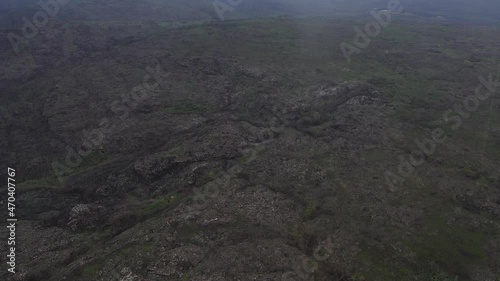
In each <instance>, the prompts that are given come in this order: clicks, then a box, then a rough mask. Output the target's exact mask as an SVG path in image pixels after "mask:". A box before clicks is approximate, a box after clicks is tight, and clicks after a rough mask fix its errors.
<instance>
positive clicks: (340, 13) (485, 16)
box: [0, 0, 500, 25]
mask: <svg viewBox="0 0 500 281" xmlns="http://www.w3.org/2000/svg"><path fill="white" fill-rule="evenodd" d="M222 2H223V1H222ZM389 2H390V1H388V0H387V1H385V0H359V1H351V0H244V1H242V3H241V4H240V5H238V7H237V8H236V9H234V11H232V12H231V13H230V14H228V15H227V16H228V19H238V18H248V17H262V16H270V15H289V16H330V17H346V16H360V15H363V14H366V13H367V12H368V11H369V10H372V9H384V8H385V7H386V6H387V4H388V3H389ZM36 3H37V1H34V0H17V1H16V0H4V1H2V2H1V3H0V9H1V10H2V11H1V13H2V14H1V16H0V19H1V20H0V23H1V24H2V25H8V24H12V22H16V21H19V16H18V15H20V14H22V12H23V10H29V9H36V8H37V7H36V5H37V4H36ZM214 3H215V2H214V1H211V0H189V1H185V0H164V1H156V0H135V1H133V0H107V1H77V0H72V1H71V0H70V1H69V2H68V4H67V5H66V6H65V7H64V10H63V11H62V12H61V15H60V17H61V18H64V17H71V18H76V19H83V20H109V19H116V20H119V19H121V20H129V19H134V20H135V19H138V20H156V21H159V20H162V21H182V20H211V19H216V20H217V19H218V17H217V14H216V12H215V9H214V7H213V6H214ZM401 4H402V5H403V6H404V7H405V12H407V13H408V14H407V15H406V16H407V17H412V16H413V17H422V18H424V19H427V18H429V17H436V16H443V17H444V18H445V19H446V20H448V21H449V22H453V23H455V22H456V23H475V24H487V25H498V24H499V19H498V17H497V14H498V13H497V12H498V11H500V2H499V1H495V0H476V1H469V0H402V1H401Z"/></svg>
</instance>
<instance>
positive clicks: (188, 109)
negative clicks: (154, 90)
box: [164, 100, 209, 114]
mask: <svg viewBox="0 0 500 281" xmlns="http://www.w3.org/2000/svg"><path fill="white" fill-rule="evenodd" d="M164 110H165V111H166V112H168V113H174V114H183V113H203V112H207V111H208V110H209V109H208V108H207V107H206V106H205V105H201V104H198V103H196V102H193V101H191V100H183V101H179V102H177V103H176V104H175V105H172V106H169V107H166V108H165V109H164Z"/></svg>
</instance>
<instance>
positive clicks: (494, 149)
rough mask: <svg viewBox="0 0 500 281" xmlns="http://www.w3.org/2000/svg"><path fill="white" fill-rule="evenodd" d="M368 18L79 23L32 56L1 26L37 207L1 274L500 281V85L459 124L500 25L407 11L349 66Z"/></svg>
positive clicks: (45, 37)
mask: <svg viewBox="0 0 500 281" xmlns="http://www.w3.org/2000/svg"><path fill="white" fill-rule="evenodd" d="M364 23H365V22H364V21H363V20H360V21H352V20H332V19H318V18H316V19H291V18H285V17H281V18H271V19H247V20H238V21H226V22H208V23H207V22H205V23H200V22H184V23H179V22H176V23H173V22H158V21H155V20H149V21H144V20H138V21H135V20H134V21H132V20H130V21H122V22H116V21H106V20H102V21H93V20H81V21H70V22H67V21H62V20H61V21H53V22H51V23H50V24H49V25H47V26H46V27H45V28H43V29H41V30H40V34H39V35H38V36H36V37H35V38H33V39H31V40H30V42H29V44H27V45H26V46H25V47H23V49H22V51H21V52H20V53H19V54H18V55H16V54H14V52H13V51H12V49H11V45H10V43H9V42H8V41H6V40H3V41H1V43H0V44H1V45H0V49H1V52H0V58H1V59H0V69H1V72H0V89H1V93H2V94H1V95H0V103H1V104H2V106H1V107H0V110H1V112H0V114H1V117H2V118H0V120H1V121H0V145H1V146H2V147H4V148H6V149H2V150H1V151H0V152H1V155H0V156H1V159H2V162H0V164H1V165H0V166H1V167H0V168H1V169H2V170H6V167H7V166H10V167H15V168H16V170H17V174H18V175H17V178H18V180H19V182H18V184H17V192H18V193H17V199H18V207H17V208H18V209H17V212H18V216H19V219H20V221H19V223H18V227H19V228H18V230H17V233H18V241H19V246H18V262H17V267H16V270H17V271H18V272H17V273H16V274H14V275H12V274H8V275H7V272H6V271H5V270H2V272H1V273H0V276H6V277H7V278H8V279H7V280H23V281H24V280H51V281H56V280H75V281H77V280H81V281H83V280H89V281H90V280H92V281H94V280H96V281H97V280H103V281H110V280H120V281H125V280H127V281H129V280H130V281H131V280H134V281H138V280H153V281H155V280H182V281H186V280H193V281H195V280H199V281H201V280H207V281H208V280H242V281H243V280H315V281H323V280H324V281H326V280H339V281H343V280H349V281H351V280H359V281H361V280H440V281H444V280H478V281H484V280H491V281H497V280H500V271H499V267H498V264H500V254H499V253H500V182H499V181H498V172H499V167H500V149H499V148H500V142H499V137H500V134H499V131H500V127H499V126H500V123H499V121H500V115H499V112H500V111H499V109H500V103H499V99H498V97H497V96H496V95H492V96H491V97H490V98H488V99H486V100H484V101H481V103H480V104H479V105H478V108H477V109H476V110H475V111H473V112H471V113H470V114H469V116H468V117H467V118H465V117H464V118H463V119H462V122H461V124H460V126H459V128H458V129H453V128H451V125H453V123H451V124H450V122H451V121H449V120H448V119H445V118H443V113H444V112H446V111H447V110H448V109H454V106H455V104H457V103H459V104H463V103H464V99H466V98H467V97H468V96H470V95H471V93H473V92H474V90H475V89H476V88H477V85H478V84H479V83H480V80H479V79H478V77H479V76H480V75H481V76H483V77H486V78H487V77H488V75H492V78H494V79H496V78H498V65H499V62H500V61H499V60H498V56H499V54H500V53H499V52H500V48H499V47H500V41H499V39H498V38H500V37H499V35H500V33H499V31H498V29H496V28H492V27H479V26H477V27H470V26H467V27H465V26H460V25H457V26H455V25H449V24H435V23H426V24H419V25H415V24H407V23H404V22H394V23H391V25H390V26H388V27H387V28H386V29H385V30H384V31H383V32H382V33H381V35H380V36H379V37H377V38H375V39H374V40H373V42H372V43H371V45H370V47H369V48H367V49H364V50H362V52H361V53H360V54H359V55H357V56H356V57H355V58H354V57H353V61H352V62H351V63H348V62H347V61H346V60H345V58H344V56H343V54H342V52H341V51H340V49H339V44H340V43H341V42H350V41H352V38H353V36H354V35H355V33H354V32H353V29H352V28H353V26H355V25H360V26H361V25H362V24H364ZM8 32H9V30H1V31H0V33H1V34H0V36H1V37H2V38H5V37H6V36H7V33H8ZM452 116H454V115H450V117H452ZM450 120H455V122H456V116H455V119H450ZM436 128H443V130H444V132H445V134H446V136H447V140H446V141H445V142H443V143H439V144H437V145H436V147H435V149H434V152H433V153H428V154H426V155H425V156H424V162H425V163H423V164H421V165H418V167H415V171H414V173H411V175H408V176H405V177H402V176H401V162H402V161H401V158H406V159H408V157H411V156H412V155H413V156H414V157H415V156H416V154H415V153H414V152H415V151H416V150H417V149H419V146H418V145H417V144H416V142H422V141H423V140H424V139H426V138H432V132H433V130H435V129H436ZM422 155H423V154H422ZM413 159H414V158H413ZM389 172H390V173H392V174H396V175H398V176H397V179H398V180H397V181H392V180H390V179H392V178H394V177H390V176H388V173H389ZM0 191H1V192H0V193H1V196H2V197H0V198H1V200H2V206H3V204H5V199H4V197H3V196H4V195H5V194H6V193H7V191H6V187H4V186H2V188H1V189H0ZM4 234H5V235H6V231H5V229H3V230H2V237H4V236H5V235H4ZM320 252H321V253H322V254H321V255H320ZM3 256H4V255H2V263H3V264H5V262H4V260H3V259H4V257H3ZM319 256H321V258H319ZM283 276H286V277H287V278H288V279H284V277H283Z"/></svg>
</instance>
